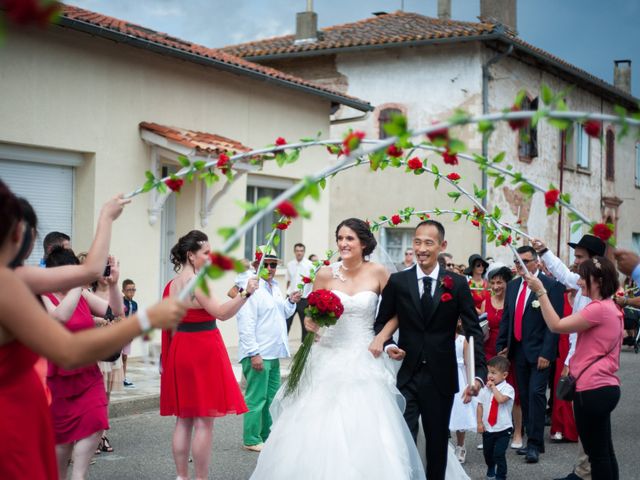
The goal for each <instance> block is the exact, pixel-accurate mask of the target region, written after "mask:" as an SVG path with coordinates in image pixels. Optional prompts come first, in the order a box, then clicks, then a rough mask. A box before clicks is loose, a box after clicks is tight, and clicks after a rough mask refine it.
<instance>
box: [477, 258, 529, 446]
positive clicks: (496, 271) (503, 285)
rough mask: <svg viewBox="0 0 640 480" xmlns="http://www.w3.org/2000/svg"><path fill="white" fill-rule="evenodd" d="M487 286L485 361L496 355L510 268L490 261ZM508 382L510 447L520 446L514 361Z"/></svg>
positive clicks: (510, 368) (520, 417)
mask: <svg viewBox="0 0 640 480" xmlns="http://www.w3.org/2000/svg"><path fill="white" fill-rule="evenodd" d="M487 278H488V279H489V286H490V287H491V292H490V295H489V298H487V300H485V303H484V307H483V309H484V311H485V312H487V321H488V322H489V338H487V340H486V341H485V342H484V351H485V354H486V356H487V361H489V360H490V359H491V358H493V357H494V356H496V355H497V354H498V352H496V341H497V339H498V333H499V331H500V322H501V320H502V312H503V311H504V296H505V292H506V291H507V283H509V282H510V281H511V279H512V278H513V274H512V273H511V269H510V268H509V267H507V266H506V265H504V264H503V263H500V262H495V263H492V264H491V265H490V266H489V271H488V272H487ZM509 384H510V385H512V386H513V389H514V390H515V398H514V402H513V412H512V415H513V439H512V441H511V448H521V447H522V410H521V408H520V394H519V392H518V383H517V382H516V369H515V365H514V362H512V363H511V365H510V366H509Z"/></svg>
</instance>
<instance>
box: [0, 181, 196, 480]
mask: <svg viewBox="0 0 640 480" xmlns="http://www.w3.org/2000/svg"><path fill="white" fill-rule="evenodd" d="M124 203H126V202H122V203H120V204H119V206H118V213H117V214H116V215H115V217H116V218H117V215H119V212H120V211H122V205H123V204H124ZM0 218H2V222H0V285H2V288H1V289H0V412H2V415H0V432H2V434H1V435H0V478H2V479H5V478H7V479H9V478H10V479H16V480H21V479H25V480H27V479H28V480H52V479H53V480H55V479H57V478H58V469H57V466H56V458H55V450H54V434H53V426H52V424H51V416H50V413H49V407H48V406H47V401H46V397H45V392H44V388H42V382H41V381H40V379H39V378H38V375H37V374H36V372H35V370H34V368H33V366H34V364H35V362H36V360H37V359H38V355H44V356H46V357H47V358H49V359H51V360H53V361H54V362H56V363H57V364H59V365H61V366H62V367H64V368H68V369H71V368H77V367H79V366H82V365H86V364H89V363H92V362H95V361H96V360H97V359H99V358H102V357H106V356H108V355H109V354H110V353H112V352H113V351H115V350H117V349H118V348H121V347H122V346H123V345H125V344H126V343H128V342H129V341H131V339H133V338H134V337H135V336H136V335H139V334H140V333H141V332H142V328H141V325H145V326H146V325H148V324H151V325H152V326H153V327H155V328H157V327H160V328H163V327H166V328H169V327H170V326H171V325H173V324H175V323H176V322H177V320H178V319H179V318H180V317H181V316H182V314H183V312H184V308H183V307H182V306H181V304H180V303H179V302H175V301H165V302H163V304H161V305H158V306H154V307H152V308H150V309H148V311H147V312H146V315H144V316H145V318H144V319H143V320H142V321H140V320H139V319H138V317H137V316H136V317H131V320H127V321H123V322H121V323H120V324H119V325H117V326H114V328H109V329H93V330H89V331H83V332H79V333H75V334H74V333H71V332H70V331H69V330H67V329H65V328H64V327H63V326H62V325H60V324H59V323H58V322H56V321H54V320H53V319H52V318H51V317H49V316H48V315H47V314H46V313H45V311H44V309H43V308H42V305H41V304H40V303H39V302H38V300H37V299H36V297H35V296H34V295H33V292H32V291H30V289H29V287H27V285H25V283H24V282H23V281H22V280H20V278H19V277H18V275H17V274H16V273H15V272H14V271H12V270H11V269H9V268H8V266H9V264H10V263H13V261H14V260H15V259H16V258H17V257H23V256H24V252H25V251H28V250H30V245H31V243H32V242H33V238H29V235H28V234H27V236H26V238H25V237H24V234H25V231H26V228H25V224H24V223H23V222H22V209H21V207H20V203H19V202H18V199H17V198H16V197H15V195H13V193H11V191H10V190H9V189H8V188H7V186H6V185H5V184H4V183H3V182H2V181H1V180H0ZM107 244H108V241H107ZM107 248H108V246H107ZM105 259H106V256H105ZM101 263H102V264H103V265H104V259H103V261H102V262H101ZM36 276H37V275H36ZM47 276H50V275H47ZM62 277H63V278H65V272H63V275H62ZM62 281H67V280H62ZM36 283H37V282H36ZM82 283H83V282H82ZM145 328H146V327H145ZM107 330H109V331H107Z"/></svg>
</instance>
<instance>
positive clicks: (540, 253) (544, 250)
mask: <svg viewBox="0 0 640 480" xmlns="http://www.w3.org/2000/svg"><path fill="white" fill-rule="evenodd" d="M548 251H549V249H548V248H547V247H544V248H543V249H542V250H540V251H539V252H538V255H540V256H542V255H544V254H545V253H547V252H548Z"/></svg>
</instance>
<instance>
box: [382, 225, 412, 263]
mask: <svg viewBox="0 0 640 480" xmlns="http://www.w3.org/2000/svg"><path fill="white" fill-rule="evenodd" d="M397 232H402V238H401V240H400V247H401V248H400V251H399V252H400V253H399V258H394V257H393V255H392V254H391V252H390V251H389V240H390V239H389V237H390V234H394V233H397ZM414 236H415V228H381V229H380V245H381V246H382V248H383V249H384V250H385V252H386V254H387V255H388V257H389V259H390V260H391V261H392V262H393V264H394V265H399V264H401V263H402V262H403V260H404V252H405V251H406V250H407V249H408V248H413V238H414Z"/></svg>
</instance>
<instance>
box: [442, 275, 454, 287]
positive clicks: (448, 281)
mask: <svg viewBox="0 0 640 480" xmlns="http://www.w3.org/2000/svg"><path fill="white" fill-rule="evenodd" d="M442 286H443V287H444V288H446V289H447V290H451V289H452V288H453V278H451V276H450V275H447V276H445V277H444V278H443V279H442Z"/></svg>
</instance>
